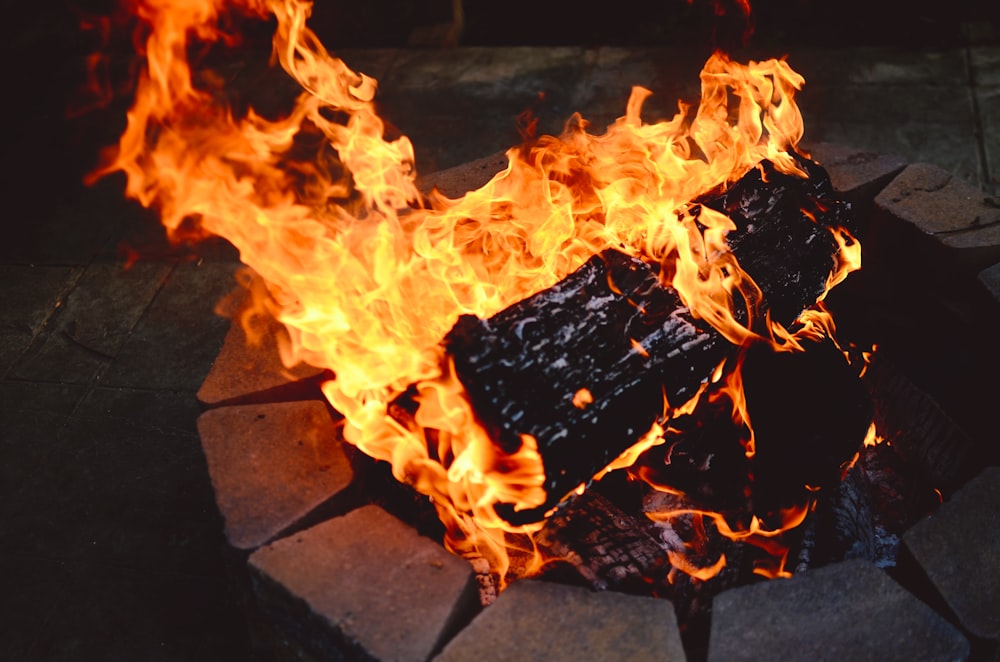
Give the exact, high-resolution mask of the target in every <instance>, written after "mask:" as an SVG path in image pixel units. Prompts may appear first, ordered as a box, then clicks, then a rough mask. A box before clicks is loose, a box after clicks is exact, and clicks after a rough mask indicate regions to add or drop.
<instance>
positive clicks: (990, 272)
mask: <svg viewBox="0 0 1000 662" xmlns="http://www.w3.org/2000/svg"><path fill="white" fill-rule="evenodd" d="M979 282H981V283H982V284H983V285H985V286H986V289H987V290H988V291H989V293H990V294H992V295H993V298H994V299H996V300H997V302H998V303H1000V264H994V265H993V266H992V267H987V268H986V269H983V270H982V271H980V272H979Z"/></svg>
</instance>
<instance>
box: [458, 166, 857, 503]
mask: <svg viewBox="0 0 1000 662" xmlns="http://www.w3.org/2000/svg"><path fill="white" fill-rule="evenodd" d="M800 163H801V166H802V167H803V168H804V169H805V170H806V171H807V172H808V174H809V177H808V178H801V177H797V176H792V175H785V174H782V173H780V172H778V171H776V170H775V169H774V167H773V166H772V165H771V164H770V163H769V162H767V161H764V162H761V164H759V166H758V167H757V168H755V169H751V170H750V171H749V172H748V173H747V174H746V175H745V176H744V177H743V178H741V179H740V180H739V181H737V182H736V183H734V184H733V185H732V186H731V187H730V188H728V189H727V190H726V191H724V192H719V193H716V194H714V195H711V196H708V197H707V198H706V199H704V200H701V201H698V203H697V204H694V205H692V206H691V208H690V209H689V212H688V213H690V214H692V215H693V216H695V217H696V218H697V216H698V214H699V212H700V205H704V206H707V207H710V208H712V209H716V210H718V211H722V212H724V213H727V214H728V215H729V216H730V217H731V218H732V220H733V221H734V223H735V224H736V229H735V230H734V231H733V232H731V233H730V234H729V236H728V238H727V240H728V242H729V246H730V249H731V251H732V253H733V254H734V255H735V256H736V258H737V259H738V260H739V262H740V264H741V266H742V268H743V269H744V271H746V272H747V273H748V274H749V275H750V276H751V277H752V278H753V279H754V281H755V282H756V283H757V285H758V286H759V288H760V290H761V292H762V294H763V301H762V302H760V304H761V308H760V311H758V312H760V313H761V314H763V313H762V311H764V310H770V314H771V315H772V318H773V319H775V320H777V321H779V322H781V323H782V324H785V325H789V324H791V323H792V322H793V321H794V319H795V318H796V317H797V316H798V315H799V314H800V313H801V312H802V310H804V309H805V308H807V307H808V306H810V305H812V304H814V303H815V301H816V299H817V297H819V296H820V295H821V294H822V292H823V291H824V289H825V286H826V283H827V280H828V277H829V275H830V273H831V271H832V269H833V268H834V265H835V263H836V259H835V256H836V254H837V252H838V244H837V242H836V241H835V239H834V237H833V235H832V234H831V232H830V228H831V227H836V226H844V227H847V228H848V229H850V228H851V226H852V225H853V222H852V215H851V209H850V205H849V204H848V203H846V202H842V201H840V200H837V199H835V198H834V197H833V194H832V187H831V186H830V182H829V179H828V178H827V177H826V173H825V172H824V171H823V170H822V168H821V167H820V166H819V165H817V164H814V163H812V162H809V161H807V160H805V159H801V160H800ZM747 314H749V313H747ZM750 322H751V324H756V322H754V321H753V320H750ZM445 346H446V348H447V350H448V352H449V353H450V354H451V356H452V357H453V358H454V362H455V367H456V371H457V374H458V376H459V378H460V379H461V381H462V383H463V384H464V385H465V387H466V390H467V392H468V394H469V398H470V400H471V402H472V405H473V408H474V410H475V412H476V415H477V416H478V417H479V419H480V421H481V423H482V424H483V426H484V427H485V428H486V430H487V431H488V433H489V434H490V436H491V437H492V439H493V440H494V441H495V443H497V444H498V445H499V447H500V448H502V449H503V450H504V451H506V452H513V451H515V450H517V449H518V448H519V447H520V445H521V443H522V435H531V436H532V437H534V439H535V440H537V443H538V448H539V452H540V454H541V456H542V460H543V463H544V467H545V483H544V488H545V490H546V494H547V497H548V498H547V499H546V501H545V503H544V504H542V505H541V506H540V507H538V508H535V509H532V510H530V511H519V512H516V511H515V510H514V509H513V508H512V507H505V506H504V504H501V505H500V507H498V513H499V514H500V515H501V516H503V517H505V518H506V519H508V520H509V521H511V522H514V523H518V522H527V521H535V520H538V519H540V518H542V517H543V516H544V514H545V513H546V512H547V511H548V510H550V509H551V508H552V507H553V506H555V505H556V504H558V503H559V502H560V501H561V500H562V499H563V498H564V497H565V496H566V495H567V494H569V493H570V492H571V491H572V490H573V489H575V488H576V487H577V486H578V485H580V484H582V483H586V482H588V481H589V480H590V478H591V477H592V476H593V475H594V474H595V473H596V472H597V471H599V470H600V469H602V468H603V467H605V466H606V465H607V464H608V463H610V461H611V460H613V459H614V458H616V457H617V456H618V455H620V454H621V453H622V452H623V451H625V450H626V449H627V448H629V447H630V446H632V445H633V444H634V443H635V442H636V441H637V440H638V439H639V437H640V436H641V435H642V434H643V433H645V432H646V431H647V430H648V429H649V427H650V425H651V424H652V423H653V422H654V421H655V420H656V419H657V418H658V417H660V416H661V414H662V413H663V410H664V397H666V399H667V401H668V402H669V404H670V405H671V406H679V405H681V404H683V403H684V402H685V401H686V400H688V399H689V398H690V397H691V396H692V395H693V394H694V393H695V392H696V391H697V389H698V388H699V386H700V385H701V383H702V382H704V381H705V380H706V379H707V378H708V377H709V376H710V375H711V373H712V371H713V370H714V369H715V367H716V366H717V365H718V364H719V363H720V362H721V361H722V360H723V359H724V358H725V357H726V356H727V355H728V354H730V353H731V352H732V351H733V349H734V348H733V346H732V345H731V344H730V343H729V342H728V341H727V340H726V339H725V338H723V337H722V335H721V334H720V333H719V332H717V331H716V330H715V329H713V328H711V327H710V326H709V325H708V324H706V323H705V322H704V321H702V320H699V319H696V318H695V317H694V316H693V315H692V314H691V312H690V311H689V310H688V308H687V307H685V306H684V305H683V303H682V302H681V300H680V297H679V296H678V295H677V293H676V291H675V290H673V288H671V287H665V286H663V285H662V284H661V282H660V278H659V275H658V273H657V271H656V269H655V268H654V267H652V266H650V265H648V264H646V263H645V262H643V261H641V260H638V259H635V258H632V257H628V256H626V255H624V254H622V253H619V252H617V251H614V250H609V251H606V252H604V253H602V254H601V255H598V256H595V257H594V258H592V259H591V260H589V261H588V262H587V263H585V264H584V265H583V266H582V267H581V268H580V269H579V270H577V271H576V272H574V273H573V274H571V275H569V276H568V277H567V278H565V279H563V280H562V281H560V282H559V283H557V284H556V285H554V286H553V287H551V288H549V289H548V290H545V291H543V292H540V293H538V294H536V295H534V296H532V297H529V298H527V299H525V300H523V301H521V302H519V303H517V304H515V305H513V306H511V307H509V308H507V309H505V310H503V311H501V312H500V313H498V314H496V315H494V316H493V317H491V318H489V319H488V320H483V319H479V318H476V317H473V316H463V317H462V318H460V319H459V321H458V323H457V324H456V325H455V327H454V328H453V329H452V330H451V331H450V332H449V334H448V335H447V336H446V338H445ZM581 389H586V391H587V392H588V394H589V396H590V398H592V400H593V401H592V402H591V403H589V404H586V405H584V406H580V405H581V401H580V398H579V397H578V395H577V394H578V393H580V392H581ZM574 400H576V401H575V402H574Z"/></svg>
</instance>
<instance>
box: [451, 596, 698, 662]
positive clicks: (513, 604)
mask: <svg viewBox="0 0 1000 662" xmlns="http://www.w3.org/2000/svg"><path fill="white" fill-rule="evenodd" d="M684 659H685V654H684V648H683V646H682V644H681V638H680V633H679V631H678V629H677V619H676V617H675V615H674V608H673V605H671V603H670V602H669V601H666V600H658V599H656V598H648V597H639V596H632V595H625V594H622V593H615V592H611V591H607V592H595V591H591V590H589V589H586V588H581V587H577V586H562V585H559V584H553V583H551V582H541V581H531V580H523V581H519V582H516V583H515V584H513V585H512V586H510V587H508V588H507V590H506V591H504V592H503V593H501V594H500V597H498V598H497V600H496V602H494V603H493V604H492V605H490V606H489V607H487V608H486V609H485V610H484V611H483V612H482V613H480V614H479V615H478V616H477V617H476V618H475V620H473V621H472V623H470V624H469V625H468V626H467V627H466V628H465V629H463V630H462V632H460V633H459V634H458V635H457V636H456V637H455V638H454V639H453V640H452V641H451V642H450V643H449V644H448V645H447V646H446V647H445V649H444V650H443V651H442V652H441V654H440V655H438V656H437V657H436V658H434V660H435V662H464V661H465V660H478V661H479V662H490V661H493V660H495V661H496V662H506V661H507V660H525V661H534V660H538V661H539V662H542V661H551V662H557V661H559V660H565V661H566V662H571V661H572V662H575V661H576V660H636V661H638V660H651V661H652V660H661V661H666V660H684Z"/></svg>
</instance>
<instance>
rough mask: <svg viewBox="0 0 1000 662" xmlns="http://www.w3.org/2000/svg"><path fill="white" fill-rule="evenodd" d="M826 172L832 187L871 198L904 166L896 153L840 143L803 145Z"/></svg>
mask: <svg viewBox="0 0 1000 662" xmlns="http://www.w3.org/2000/svg"><path fill="white" fill-rule="evenodd" d="M805 149H806V151H808V152H809V154H810V156H812V158H813V159H814V160H816V161H817V162H819V163H820V165H822V166H823V167H824V168H825V169H826V171H827V173H829V175H830V181H831V182H832V183H833V188H834V190H835V191H837V192H838V193H839V194H841V195H843V196H845V197H848V198H850V199H854V200H863V199H869V198H874V197H875V195H876V194H877V193H878V192H879V191H880V190H882V189H883V188H884V187H885V185H886V184H888V183H889V182H890V181H892V178H893V177H895V176H896V175H897V174H899V172H900V171H902V170H903V168H905V167H906V159H904V158H903V157H902V156H898V155H896V154H879V153H877V152H872V151H865V150H863V149H858V148H855V147H850V146H847V145H843V144H840V143H816V144H815V145H808V146H806V147H805Z"/></svg>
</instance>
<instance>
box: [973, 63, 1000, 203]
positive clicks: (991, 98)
mask: <svg viewBox="0 0 1000 662" xmlns="http://www.w3.org/2000/svg"><path fill="white" fill-rule="evenodd" d="M998 77H1000V76H998ZM976 100H977V102H978V104H979V117H980V121H981V122H982V133H983V138H982V140H983V149H984V150H985V152H986V167H987V171H988V181H987V182H986V183H987V187H986V188H987V190H988V192H990V193H993V194H994V195H1000V83H997V84H994V85H989V86H980V87H977V88H976Z"/></svg>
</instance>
